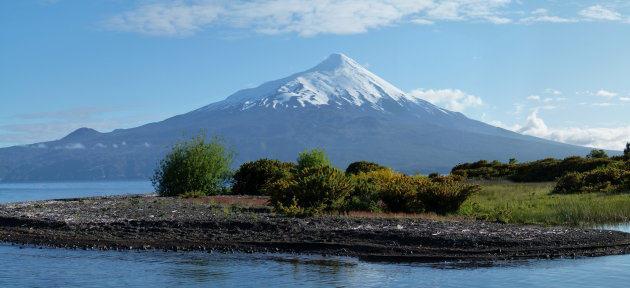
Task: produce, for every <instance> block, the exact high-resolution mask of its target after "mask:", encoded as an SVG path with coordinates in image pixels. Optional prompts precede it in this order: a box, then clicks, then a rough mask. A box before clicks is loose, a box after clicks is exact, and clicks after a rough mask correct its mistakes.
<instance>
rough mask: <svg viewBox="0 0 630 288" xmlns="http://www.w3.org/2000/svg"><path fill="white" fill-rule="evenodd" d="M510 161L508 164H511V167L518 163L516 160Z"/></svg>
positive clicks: (511, 159)
mask: <svg viewBox="0 0 630 288" xmlns="http://www.w3.org/2000/svg"><path fill="white" fill-rule="evenodd" d="M509 161H510V162H508V164H510V165H514V164H516V163H518V160H516V158H510V160H509Z"/></svg>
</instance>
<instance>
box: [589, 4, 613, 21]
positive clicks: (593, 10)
mask: <svg viewBox="0 0 630 288" xmlns="http://www.w3.org/2000/svg"><path fill="white" fill-rule="evenodd" d="M578 14H580V15H581V16H583V17H585V18H587V19H590V20H609V21H619V20H621V14H619V13H618V12H616V11H613V10H610V9H606V8H604V7H602V6H601V5H595V6H591V7H588V8H585V9H583V10H581V11H580V12H578Z"/></svg>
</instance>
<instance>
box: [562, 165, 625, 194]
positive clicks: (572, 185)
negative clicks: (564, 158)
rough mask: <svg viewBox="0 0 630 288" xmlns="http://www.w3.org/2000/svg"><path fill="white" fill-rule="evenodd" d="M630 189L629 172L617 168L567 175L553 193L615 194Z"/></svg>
mask: <svg viewBox="0 0 630 288" xmlns="http://www.w3.org/2000/svg"><path fill="white" fill-rule="evenodd" d="M629 188H630V171H626V170H622V169H618V168H602V169H595V170H593V171H588V172H583V173H578V172H573V173H568V174H567V175H565V176H563V177H561V178H560V179H559V180H558V183H557V184H556V187H554V190H553V192H554V193H560V194H568V193H581V192H609V193H617V192H622V191H625V190H628V189H629Z"/></svg>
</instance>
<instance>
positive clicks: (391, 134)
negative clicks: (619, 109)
mask: <svg viewBox="0 0 630 288" xmlns="http://www.w3.org/2000/svg"><path fill="white" fill-rule="evenodd" d="M418 84H424V83H418ZM424 85H427V84H424ZM428 85H430V83H429V84H428ZM210 92H211V91H209V93H210ZM200 129H202V130H204V131H205V132H206V133H207V134H208V135H221V136H223V137H224V138H225V139H226V141H227V143H229V144H230V145H231V146H233V148H234V150H235V151H236V152H238V157H237V158H236V159H235V165H240V164H241V163H243V162H246V161H254V160H257V159H260V158H271V159H279V160H281V161H294V160H295V158H296V157H297V155H298V154H299V153H300V152H302V151H304V150H305V149H310V148H316V147H317V148H324V149H326V154H327V155H329V156H330V159H331V161H332V162H333V165H335V166H337V167H339V168H342V169H344V168H345V167H347V166H348V164H350V163H352V162H354V161H372V162H376V163H379V164H382V165H386V166H389V167H392V168H393V169H395V170H397V171H401V172H405V173H413V174H415V173H417V172H422V173H425V174H426V173H430V172H442V173H447V172H448V171H449V170H450V169H451V168H452V167H453V166H454V165H456V164H457V163H462V162H472V161H477V160H479V159H487V160H495V159H496V160H502V161H507V159H509V158H517V159H518V160H520V161H529V160H536V159H542V158H548V157H566V156H570V155H586V153H588V151H589V148H584V147H577V146H571V145H567V144H561V143H556V142H551V141H547V140H543V139H539V138H534V137H530V136H524V135H521V134H517V133H514V132H511V131H507V130H503V129H500V128H497V127H494V126H490V125H488V124H485V123H482V122H479V121H475V120H472V119H469V118H467V117H466V116H464V115H463V114H461V113H456V112H451V111H448V110H446V109H441V108H438V107H436V106H434V105H432V104H431V103H428V102H426V101H424V100H422V99H418V98H414V97H412V96H410V95H409V94H406V93H404V92H403V91H401V90H400V89H398V88H396V87H394V86H393V85H391V84H390V83H388V82H387V81H385V80H383V79H381V78H380V77H378V76H376V75H374V74H373V73H371V72H370V71H368V70H367V69H365V68H364V67H361V65H359V64H357V62H355V61H354V60H352V59H350V58H348V57H346V56H344V55H342V54H332V55H330V56H328V58H326V59H325V60H324V61H323V62H321V63H320V64H318V65H317V66H315V67H313V68H311V69H309V70H306V71H304V72H300V73H296V74H293V75H291V76H288V77H285V78H283V79H279V80H275V81H270V82H267V83H264V84H262V85H260V86H259V87H256V88H252V89H245V90H241V91H238V92H236V93H234V94H233V95H231V96H229V97H227V98H226V99H225V100H223V101H219V102H216V103H213V104H210V105H207V106H204V107H202V108H200V109H197V110H195V111H192V112H189V113H186V114H182V115H178V116H174V117H171V118H169V119H165V120H163V121H160V122H156V123H149V124H146V125H143V126H140V127H135V128H130V129H118V130H114V131H112V132H109V133H99V132H97V131H95V130H92V129H88V128H82V129H79V130H77V131H75V132H73V133H70V134H69V135H68V136H67V137H64V138H62V139H59V140H56V141H50V142H45V143H36V144H35V145H29V146H16V147H9V148H3V149H0V181H50V180H87V179H127V178H144V179H147V178H148V177H150V175H152V174H153V169H154V168H155V167H156V163H157V162H158V161H159V159H161V158H162V157H163V156H164V154H165V153H166V152H167V151H168V149H167V148H166V147H168V146H169V145H171V144H172V143H174V142H176V141H177V139H181V138H182V134H184V133H188V134H189V135H190V134H194V133H196V132H198V131H199V130H200ZM184 137H186V136H184Z"/></svg>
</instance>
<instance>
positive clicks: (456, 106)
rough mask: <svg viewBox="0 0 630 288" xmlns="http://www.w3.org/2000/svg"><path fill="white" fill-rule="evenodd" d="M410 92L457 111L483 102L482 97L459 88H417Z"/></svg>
mask: <svg viewBox="0 0 630 288" xmlns="http://www.w3.org/2000/svg"><path fill="white" fill-rule="evenodd" d="M409 94H410V95H412V96H414V97H417V98H420V99H423V100H426V101H428V102H431V103H432V104H435V105H444V107H445V108H446V109H448V110H452V111H457V112H462V111H464V110H465V109H466V108H469V107H475V106H480V105H482V104H483V101H482V100H481V98H479V97H475V96H473V95H470V94H468V93H466V92H463V91H461V90H459V89H442V90H433V89H429V90H423V89H416V90H413V91H411V92H409Z"/></svg>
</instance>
